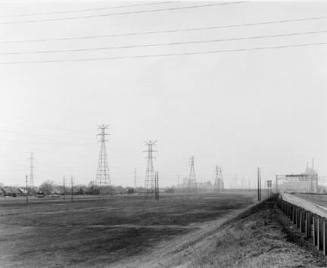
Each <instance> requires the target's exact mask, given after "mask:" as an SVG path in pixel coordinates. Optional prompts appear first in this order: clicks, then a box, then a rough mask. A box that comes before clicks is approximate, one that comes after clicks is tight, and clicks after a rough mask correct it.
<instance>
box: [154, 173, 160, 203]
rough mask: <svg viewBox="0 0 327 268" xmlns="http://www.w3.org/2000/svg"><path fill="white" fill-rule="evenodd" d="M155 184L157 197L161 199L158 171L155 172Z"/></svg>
mask: <svg viewBox="0 0 327 268" xmlns="http://www.w3.org/2000/svg"><path fill="white" fill-rule="evenodd" d="M154 184H155V188H154V189H155V191H154V194H155V199H156V200H159V174H158V172H156V174H155V177H154Z"/></svg>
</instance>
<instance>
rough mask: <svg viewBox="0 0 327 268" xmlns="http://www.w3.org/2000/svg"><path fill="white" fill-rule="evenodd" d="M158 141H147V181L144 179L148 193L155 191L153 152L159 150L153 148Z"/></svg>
mask: <svg viewBox="0 0 327 268" xmlns="http://www.w3.org/2000/svg"><path fill="white" fill-rule="evenodd" d="M156 143H157V141H152V140H148V141H146V142H145V144H146V146H147V150H146V151H145V152H146V153H147V167H146V173H145V181H144V187H145V189H146V192H147V193H148V194H152V193H153V192H154V188H155V187H154V186H155V185H154V184H155V183H154V177H155V173H154V167H153V153H154V152H157V151H154V150H153V147H154V146H155V145H156Z"/></svg>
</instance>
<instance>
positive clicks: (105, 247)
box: [0, 193, 253, 267]
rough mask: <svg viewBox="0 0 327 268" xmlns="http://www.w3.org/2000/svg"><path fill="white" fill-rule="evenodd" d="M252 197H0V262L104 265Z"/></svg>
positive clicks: (192, 227)
mask: <svg viewBox="0 0 327 268" xmlns="http://www.w3.org/2000/svg"><path fill="white" fill-rule="evenodd" d="M252 202H253V194H237V193H230V194H210V195H193V196H187V195H170V196H163V197H162V198H161V200H160V202H156V201H153V200H148V199H144V198H143V197H138V196H125V197H113V198H108V199H106V200H78V201H76V202H74V203H69V202H63V201H62V200H58V201H55V202H47V201H41V202H34V203H32V204H31V205H30V206H29V207H26V206H25V205H24V204H23V203H21V202H19V201H18V202H17V201H16V202H15V201H12V202H8V201H6V202H4V203H2V204H1V203H0V266H1V267H91V266H99V267H103V266H106V265H109V264H111V263H114V262H115V263H117V262H119V261H120V260H123V259H125V258H126V257H129V256H137V255H138V254H141V253H142V254H143V253H144V252H146V251H148V250H150V249H151V248H153V246H154V245H156V244H158V243H159V242H160V241H163V240H167V239H171V238H173V237H177V236H180V235H183V234H185V233H188V232H192V231H193V230H195V229H197V226H198V225H200V224H201V223H202V222H205V221H209V220H213V219H217V218H220V217H223V216H224V215H226V214H228V213H229V212H231V211H233V210H235V209H240V208H242V207H245V206H247V205H249V204H251V203H252Z"/></svg>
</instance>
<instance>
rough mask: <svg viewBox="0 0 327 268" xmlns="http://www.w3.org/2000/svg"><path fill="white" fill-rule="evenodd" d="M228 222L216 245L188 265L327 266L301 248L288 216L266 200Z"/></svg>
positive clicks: (323, 261)
mask: <svg viewBox="0 0 327 268" xmlns="http://www.w3.org/2000/svg"><path fill="white" fill-rule="evenodd" d="M252 212H253V213H250V214H247V215H243V217H239V218H238V219H236V220H235V221H233V222H232V223H230V224H228V225H226V226H225V227H224V228H223V229H222V230H220V231H219V233H217V234H216V236H215V244H212V246H211V247H209V248H207V250H206V252H198V255H201V257H196V258H192V260H191V261H190V262H189V263H187V264H186V265H185V266H188V267H326V264H327V262H326V259H325V258H324V257H321V256H317V253H315V252H313V251H311V250H310V249H309V248H305V247H300V246H299V245H298V244H297V243H296V241H297V240H298V239H300V238H297V237H294V236H292V237H291V236H290V235H291V232H285V231H284V230H285V228H288V227H287V226H285V222H287V220H286V218H285V217H284V216H283V215H282V214H281V213H280V211H278V210H277V209H276V208H274V207H273V204H272V203H265V204H263V205H262V206H260V207H259V208H258V209H257V211H252Z"/></svg>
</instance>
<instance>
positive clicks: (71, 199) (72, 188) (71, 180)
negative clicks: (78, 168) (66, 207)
mask: <svg viewBox="0 0 327 268" xmlns="http://www.w3.org/2000/svg"><path fill="white" fill-rule="evenodd" d="M70 185H71V189H70V190H71V192H70V201H71V202H73V201H74V179H73V176H71V177H70Z"/></svg>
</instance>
